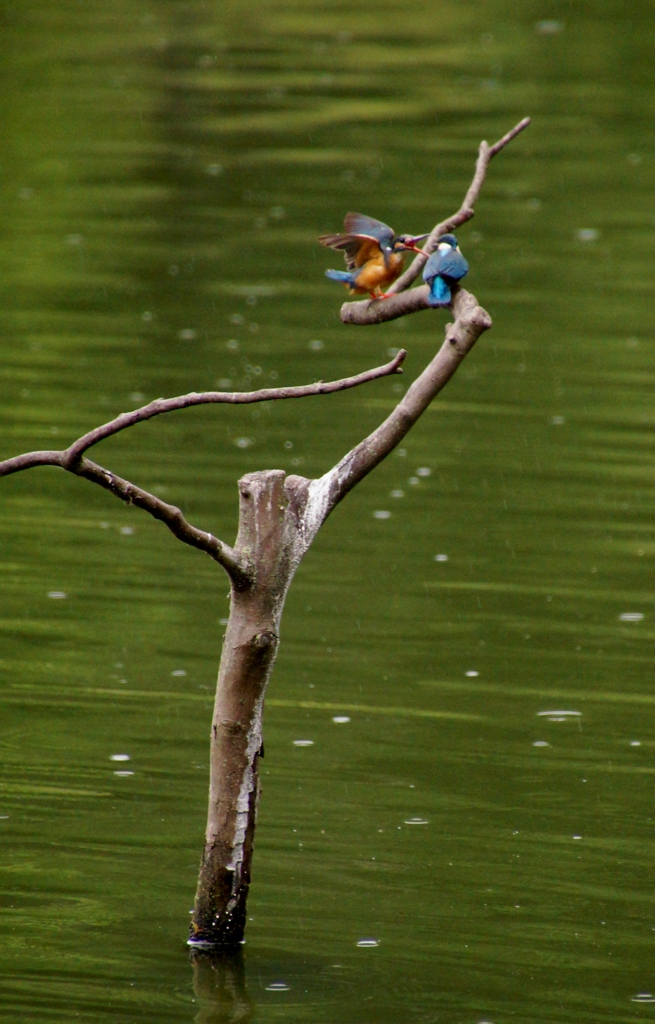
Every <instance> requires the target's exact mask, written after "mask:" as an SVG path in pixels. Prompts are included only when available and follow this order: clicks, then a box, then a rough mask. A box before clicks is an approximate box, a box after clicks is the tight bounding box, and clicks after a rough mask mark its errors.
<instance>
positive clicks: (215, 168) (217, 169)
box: [207, 164, 223, 177]
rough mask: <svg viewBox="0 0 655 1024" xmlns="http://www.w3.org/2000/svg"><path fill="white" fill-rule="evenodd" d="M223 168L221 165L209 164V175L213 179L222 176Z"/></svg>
mask: <svg viewBox="0 0 655 1024" xmlns="http://www.w3.org/2000/svg"><path fill="white" fill-rule="evenodd" d="M222 170H223V168H222V167H221V165H220V164H207V174H211V175H212V176H213V177H216V175H218V174H220V173H221V171H222Z"/></svg>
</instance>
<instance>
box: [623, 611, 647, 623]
mask: <svg viewBox="0 0 655 1024" xmlns="http://www.w3.org/2000/svg"><path fill="white" fill-rule="evenodd" d="M643 617H644V616H643V612H621V614H620V615H619V619H620V621H621V622H641V620H642V619H643Z"/></svg>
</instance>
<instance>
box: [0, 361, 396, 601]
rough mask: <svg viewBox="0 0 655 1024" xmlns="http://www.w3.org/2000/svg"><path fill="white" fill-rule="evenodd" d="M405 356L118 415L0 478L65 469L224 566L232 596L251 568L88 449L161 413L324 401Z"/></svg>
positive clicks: (20, 461) (385, 372)
mask: <svg viewBox="0 0 655 1024" xmlns="http://www.w3.org/2000/svg"><path fill="white" fill-rule="evenodd" d="M406 355H407V353H406V352H405V350H404V349H401V350H400V351H399V352H398V353H397V354H396V355H395V356H394V358H393V359H392V360H391V361H390V362H388V363H385V364H384V366H376V367H374V368H373V369H371V370H365V371H364V372H363V373H358V374H356V375H355V376H354V377H344V378H343V379H342V380H336V381H329V382H327V383H325V382H323V381H318V382H317V383H315V384H301V385H299V386H297V387H286V388H263V389H262V390H260V391H204V392H191V393H190V394H188V395H180V396H178V397H177V398H158V399H156V400H155V401H154V402H150V403H149V404H148V405H144V406H142V407H141V408H140V409H134V410H133V411H132V412H125V413H122V414H121V415H120V416H117V417H116V418H115V419H113V420H110V421H109V423H104V424H102V426H100V427H96V428H95V429H94V430H90V431H89V432H88V433H87V434H84V435H83V437H80V438H78V440H77V441H74V442H73V444H72V445H70V447H69V448H66V449H64V450H63V451H39V452H26V453H25V454H24V455H16V456H14V458H12V459H5V461H4V462H0V477H2V476H9V475H10V474H12V473H18V472H20V471H21V470H23V469H33V468H34V467H35V466H58V467H59V468H60V469H66V470H68V472H69V473H73V474H74V475H75V476H81V477H84V478H85V479H86V480H91V481H92V482H93V483H95V484H99V486H100V487H104V488H105V490H107V491H110V492H111V493H112V494H114V495H115V496H116V497H117V498H120V499H121V501H125V502H127V504H128V505H136V506H137V507H138V508H141V509H143V510H144V511H145V512H148V513H149V514H150V515H151V516H153V517H154V518H155V519H158V520H159V521H160V522H162V523H164V525H165V526H167V527H168V529H169V530H170V531H171V533H173V534H174V535H175V536H176V537H177V538H178V540H181V541H183V542H184V543H185V544H190V545H191V546H192V547H194V548H198V549H199V550H200V551H204V552H205V553H206V554H208V555H209V556H210V558H213V559H214V561H216V562H218V563H219V564H220V565H222V566H223V568H224V569H225V571H226V572H227V573H228V575H229V576H230V578H231V580H232V582H233V583H234V586H235V587H236V588H237V590H239V589H241V588H242V587H244V586H247V585H248V583H250V582H251V581H252V579H253V568H252V566H250V564H249V563H248V562H247V561H246V560H245V559H244V558H243V557H242V556H241V555H240V554H238V553H237V552H236V551H235V550H234V549H233V548H231V547H230V546H229V545H228V544H225V543H224V542H223V541H221V540H218V538H217V537H214V536H212V534H211V533H206V532H205V531H204V530H199V529H198V528H197V527H195V526H192V525H191V524H190V523H188V522H187V520H186V519H185V518H184V516H183V515H182V513H181V511H180V509H179V508H176V506H175V505H168V504H167V503H166V502H165V501H162V500H161V499H160V498H157V497H156V496H155V495H154V494H151V493H150V492H149V491H144V490H143V489H142V488H141V487H137V486H136V485H135V484H133V483H130V481H129V480H124V479H123V478H122V477H120V476H116V474H115V473H112V472H110V470H108V469H104V468H103V467H102V466H98V465H97V464H96V463H95V462H91V461H90V460H89V459H85V458H84V457H83V456H84V452H85V451H87V449H89V448H90V447H91V446H92V445H94V444H97V443H98V442H99V441H102V440H104V439H105V438H107V437H111V436H112V435H113V434H117V433H119V431H121V430H125V429H126V428H127V427H131V426H134V424H135V423H140V422H142V421H143V420H149V419H152V417H153V416H159V415H161V413H164V412H173V411H174V410H176V409H186V408H188V407H189V406H192V405H209V404H217V403H225V404H229V405H248V404H250V403H252V402H269V401H279V400H280V399H285V398H305V397H308V396H310V395H326V394H330V393H332V392H334V391H345V390H346V389H347V388H354V387H358V386H359V385H360V384H366V383H367V382H368V381H371V380H377V379H378V378H379V377H387V376H389V375H390V374H395V373H402V370H401V368H400V367H401V363H402V362H403V361H404V359H405V356H406Z"/></svg>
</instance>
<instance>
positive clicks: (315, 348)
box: [307, 338, 325, 352]
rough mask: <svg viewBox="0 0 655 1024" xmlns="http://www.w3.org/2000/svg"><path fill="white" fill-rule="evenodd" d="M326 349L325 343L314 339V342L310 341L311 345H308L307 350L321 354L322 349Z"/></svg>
mask: <svg viewBox="0 0 655 1024" xmlns="http://www.w3.org/2000/svg"><path fill="white" fill-rule="evenodd" d="M324 347H325V346H324V344H323V342H322V341H319V339H318V338H314V340H313V341H310V342H309V344H308V345H307V348H308V349H310V350H311V351H312V352H320V351H321V349H322V348H324Z"/></svg>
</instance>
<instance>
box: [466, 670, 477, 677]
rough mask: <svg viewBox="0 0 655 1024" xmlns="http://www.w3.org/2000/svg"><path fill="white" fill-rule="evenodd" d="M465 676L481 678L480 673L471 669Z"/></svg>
mask: <svg viewBox="0 0 655 1024" xmlns="http://www.w3.org/2000/svg"><path fill="white" fill-rule="evenodd" d="M464 675H465V676H470V677H473V676H479V675H480V673H479V672H476V671H475V669H474V668H471V669H469V670H468V672H465V673H464Z"/></svg>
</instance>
